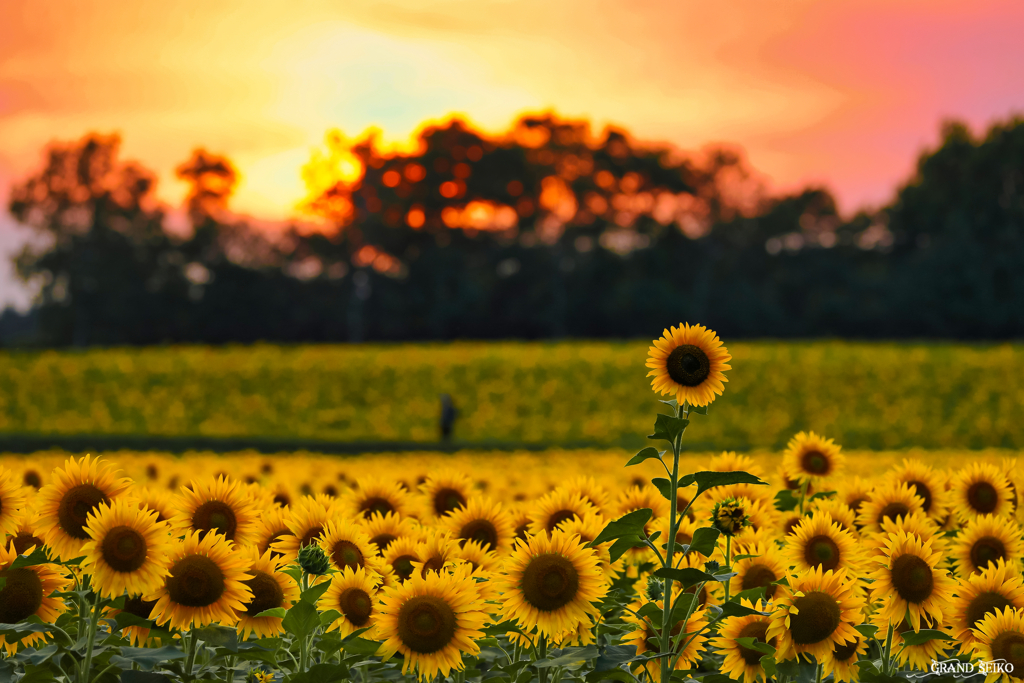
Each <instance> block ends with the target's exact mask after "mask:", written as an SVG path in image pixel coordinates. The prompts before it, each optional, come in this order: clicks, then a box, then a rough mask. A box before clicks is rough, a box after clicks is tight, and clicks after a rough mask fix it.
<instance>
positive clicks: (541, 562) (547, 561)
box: [498, 531, 608, 635]
mask: <svg viewBox="0 0 1024 683" xmlns="http://www.w3.org/2000/svg"><path fill="white" fill-rule="evenodd" d="M498 582H499V586H498V588H499V590H500V591H501V592H502V594H503V595H504V601H503V602H502V605H501V613H502V615H503V617H504V618H505V619H508V620H514V621H517V622H518V623H519V627H520V628H521V629H522V630H524V631H528V630H530V629H532V628H534V627H536V628H537V629H538V630H539V631H540V633H541V634H543V635H557V634H559V633H561V632H563V631H568V630H570V629H574V628H576V626H577V625H578V624H579V623H580V622H581V621H583V620H584V619H586V618H587V617H588V615H594V616H596V615H598V614H599V610H598V609H597V607H596V606H595V605H594V603H595V602H597V601H598V600H600V599H601V598H603V597H604V596H605V594H606V593H607V592H608V588H607V585H606V584H605V580H604V576H603V575H602V573H601V568H600V567H599V566H598V556H597V553H595V552H594V551H593V550H591V549H589V548H586V547H585V546H584V545H583V544H582V543H581V542H580V539H579V537H578V536H569V535H568V534H566V533H565V532H562V531H554V532H552V533H551V534H549V535H544V536H541V535H537V536H531V537H530V538H529V539H528V540H527V541H526V542H524V543H520V544H519V545H517V546H516V548H515V550H513V551H512V554H511V555H509V556H508V558H506V560H505V563H504V565H503V566H502V576H501V578H500V579H499V581H498Z"/></svg>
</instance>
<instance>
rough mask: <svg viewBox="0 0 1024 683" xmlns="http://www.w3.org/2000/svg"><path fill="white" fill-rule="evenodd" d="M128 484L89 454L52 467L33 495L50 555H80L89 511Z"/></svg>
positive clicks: (86, 539) (66, 557)
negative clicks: (50, 475)
mask: <svg viewBox="0 0 1024 683" xmlns="http://www.w3.org/2000/svg"><path fill="white" fill-rule="evenodd" d="M130 486H131V480H130V479H123V478H118V477H117V476H116V470H114V469H113V467H111V466H110V465H108V464H107V463H105V462H103V461H102V460H99V459H96V458H93V457H92V456H91V455H87V456H85V457H84V458H81V459H77V460H76V459H75V458H68V460H67V462H65V463H64V467H63V468H62V469H61V468H58V469H55V470H54V471H53V476H52V480H51V483H50V484H47V485H46V486H44V487H43V488H42V489H40V490H39V494H38V496H37V498H36V511H37V513H38V515H39V518H38V524H39V529H40V530H41V531H42V532H43V540H44V541H45V542H46V546H47V547H48V548H49V549H50V552H51V553H52V555H53V556H56V557H57V558H58V559H60V560H61V561H63V562H67V561H68V560H73V559H75V558H76V557H81V556H82V547H83V546H84V545H85V544H86V543H88V542H89V534H88V533H87V532H86V530H85V525H86V523H87V522H88V516H89V513H90V512H92V511H93V510H95V509H96V506H97V505H99V504H100V503H108V502H110V501H111V500H113V499H115V498H117V497H118V496H120V495H121V494H123V493H124V492H125V491H127V490H128V488H129V487H130Z"/></svg>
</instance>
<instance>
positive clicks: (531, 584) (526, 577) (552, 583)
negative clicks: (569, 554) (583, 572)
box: [521, 553, 580, 612]
mask: <svg viewBox="0 0 1024 683" xmlns="http://www.w3.org/2000/svg"><path fill="white" fill-rule="evenodd" d="M521 587H522V590H523V597H525V598H526V602H528V603H529V604H530V605H531V606H532V607H536V608H537V609H539V610H541V611H542V612H552V611H554V610H557V609H559V608H560V607H563V606H565V605H567V604H569V603H570V602H572V600H573V598H575V597H576V593H577V591H579V587H580V579H579V574H577V572H576V567H574V566H573V564H572V561H570V560H569V559H568V558H566V557H563V556H562V555H559V554H558V553H544V554H543V555H538V556H536V557H534V558H533V559H532V560H530V563H529V564H528V565H526V569H525V570H524V571H523V578H522V583H521Z"/></svg>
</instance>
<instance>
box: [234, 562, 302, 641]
mask: <svg viewBox="0 0 1024 683" xmlns="http://www.w3.org/2000/svg"><path fill="white" fill-rule="evenodd" d="M240 554H241V556H242V558H243V559H244V560H245V562H246V563H247V564H248V566H249V570H248V571H249V574H250V575H251V576H252V578H251V579H245V580H244V581H243V583H244V584H245V585H246V586H247V587H248V588H249V591H250V592H251V593H252V597H251V598H250V599H249V600H248V601H247V602H246V603H245V605H244V606H243V608H242V609H239V610H237V611H236V614H237V615H238V625H237V626H236V628H237V629H238V633H239V634H241V636H242V638H248V637H249V635H256V636H259V637H260V638H274V637H276V636H279V635H281V634H282V633H284V629H283V628H282V627H281V622H282V621H283V619H282V618H281V617H261V616H258V615H259V614H260V613H261V612H266V611H267V610H270V609H276V608H278V607H283V608H284V609H289V608H291V606H292V605H294V604H295V602H296V601H298V599H299V587H298V585H297V584H296V583H295V579H293V578H292V577H291V576H289V575H288V574H285V573H284V572H283V571H281V565H282V564H284V560H283V559H282V558H281V557H274V555H273V553H272V552H271V551H270V550H267V551H266V552H264V553H263V554H262V555H260V552H259V550H257V549H256V548H255V547H253V546H246V547H244V548H242V549H241V551H240Z"/></svg>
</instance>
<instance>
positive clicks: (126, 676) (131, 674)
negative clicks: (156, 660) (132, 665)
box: [121, 669, 171, 683]
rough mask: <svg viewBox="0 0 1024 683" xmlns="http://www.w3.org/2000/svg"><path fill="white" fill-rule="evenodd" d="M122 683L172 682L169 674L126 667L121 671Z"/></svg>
mask: <svg viewBox="0 0 1024 683" xmlns="http://www.w3.org/2000/svg"><path fill="white" fill-rule="evenodd" d="M121 683H171V679H170V678H169V677H168V676H167V674H158V673H155V672H153V671H132V670H131V669H126V670H124V671H122V672H121Z"/></svg>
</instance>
